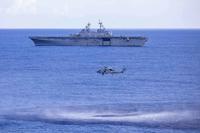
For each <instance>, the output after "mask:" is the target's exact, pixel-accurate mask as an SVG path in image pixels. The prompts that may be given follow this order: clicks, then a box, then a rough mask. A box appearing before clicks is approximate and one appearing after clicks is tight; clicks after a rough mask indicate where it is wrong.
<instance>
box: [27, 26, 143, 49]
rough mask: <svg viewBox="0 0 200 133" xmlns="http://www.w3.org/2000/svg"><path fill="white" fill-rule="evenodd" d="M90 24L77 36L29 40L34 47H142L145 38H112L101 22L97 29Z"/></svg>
mask: <svg viewBox="0 0 200 133" xmlns="http://www.w3.org/2000/svg"><path fill="white" fill-rule="evenodd" d="M90 25H91V24H90V23H88V24H87V25H86V27H85V28H84V29H82V30H81V31H80V32H79V33H77V34H71V35H69V36H63V37H39V36H33V37H30V39H31V40H32V41H33V42H34V43H35V45H36V46H122V47H123V46H138V47H140V46H144V44H145V42H146V41H147V38H146V37H141V36H138V37H136V36H113V35H112V33H111V32H110V31H107V30H106V29H105V28H104V26H103V23H102V22H99V26H100V27H99V29H97V30H96V31H94V30H91V29H90Z"/></svg>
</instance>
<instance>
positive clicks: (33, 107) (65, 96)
mask: <svg viewBox="0 0 200 133" xmlns="http://www.w3.org/2000/svg"><path fill="white" fill-rule="evenodd" d="M77 31H78V30H0V98H1V100H0V132H2V133H7V132H8V133H38V132H40V133H66V132H72V133H74V132H75V133H79V132H85V133H88V132H91V133H94V132H97V133H105V132H107V133H111V132H113V133H118V132H120V133H133V132H136V133H155V132H156V133H157V132H158V133H169V132H175V133H199V132H200V69H199V68H200V31H199V30H113V34H114V35H136V36H139V35H141V36H146V37H148V38H149V41H148V43H147V44H146V45H145V46H144V47H56V46H55V47H35V46H34V44H33V43H32V42H31V40H29V38H28V37H29V36H36V35H38V36H39V35H43V36H65V35H67V34H70V33H76V32H77ZM103 66H110V67H113V68H115V69H121V68H123V67H125V68H126V69H127V70H126V72H125V73H124V74H118V75H104V76H102V75H100V74H97V73H96V71H97V70H98V69H99V68H101V67H103Z"/></svg>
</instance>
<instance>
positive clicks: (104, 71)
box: [97, 67, 126, 75]
mask: <svg viewBox="0 0 200 133" xmlns="http://www.w3.org/2000/svg"><path fill="white" fill-rule="evenodd" d="M125 71H126V68H123V69H122V70H121V71H116V70H114V69H112V68H109V67H103V68H101V69H99V70H98V71H97V73H99V74H102V75H104V74H112V75H113V74H120V73H124V72H125Z"/></svg>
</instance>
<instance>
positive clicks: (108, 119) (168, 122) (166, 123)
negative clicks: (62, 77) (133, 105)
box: [0, 107, 200, 129]
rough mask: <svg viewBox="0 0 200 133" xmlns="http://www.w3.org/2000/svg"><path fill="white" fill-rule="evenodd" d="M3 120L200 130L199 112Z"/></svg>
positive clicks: (61, 111)
mask: <svg viewBox="0 0 200 133" xmlns="http://www.w3.org/2000/svg"><path fill="white" fill-rule="evenodd" d="M0 116H1V117H0V118H2V119H8V120H24V121H39V122H47V123H55V124H112V125H127V126H130V125H133V126H149V127H159V128H160V127H163V128H181V129H186V128H189V129H200V111H199V110H173V111H170V110H162V111H137V110H132V111H130V110H129V111H117V110H111V109H109V110H94V109H88V110H86V109H84V110H81V109H80V110H78V109H77V108H76V109H72V108H66V107H65V108H61V107H59V108H45V109H44V108H34V109H21V110H17V111H16V110H15V111H9V112H6V113H3V114H1V115H0Z"/></svg>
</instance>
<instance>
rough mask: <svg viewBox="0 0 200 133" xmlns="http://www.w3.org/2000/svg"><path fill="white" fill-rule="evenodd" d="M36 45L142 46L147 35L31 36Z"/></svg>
mask: <svg viewBox="0 0 200 133" xmlns="http://www.w3.org/2000/svg"><path fill="white" fill-rule="evenodd" d="M30 39H31V40H32V41H33V42H34V44H35V45H36V46H118V47H120V46H121V47H123V46H124V47H133V46H135V47H141V46H144V44H145V43H146V41H147V38H145V37H101V38H96V37H90V38H88V37H30Z"/></svg>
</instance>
